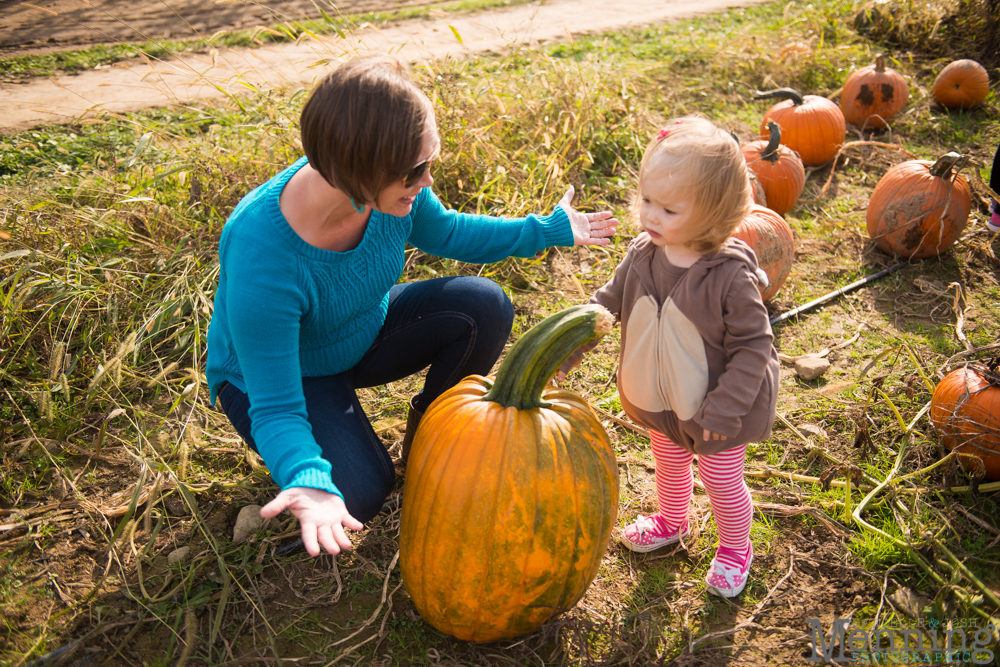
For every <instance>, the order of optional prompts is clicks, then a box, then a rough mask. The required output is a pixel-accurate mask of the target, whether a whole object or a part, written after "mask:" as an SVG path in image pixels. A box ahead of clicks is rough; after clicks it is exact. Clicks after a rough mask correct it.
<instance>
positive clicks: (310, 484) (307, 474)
mask: <svg viewBox="0 0 1000 667" xmlns="http://www.w3.org/2000/svg"><path fill="white" fill-rule="evenodd" d="M293 486H303V487H305V488H307V489H319V490H320V491H326V492H327V493H335V494H337V495H338V496H340V497H341V498H343V497H344V494H343V493H341V492H340V489H338V488H337V487H336V486H335V485H334V483H333V480H331V479H330V473H328V472H324V471H322V470H316V469H315V468H309V469H307V470H303V471H302V472H300V473H299V474H297V475H296V476H295V477H293V478H292V480H291V481H290V482H289V483H288V484H286V485H285V488H286V489H287V488H290V487H293Z"/></svg>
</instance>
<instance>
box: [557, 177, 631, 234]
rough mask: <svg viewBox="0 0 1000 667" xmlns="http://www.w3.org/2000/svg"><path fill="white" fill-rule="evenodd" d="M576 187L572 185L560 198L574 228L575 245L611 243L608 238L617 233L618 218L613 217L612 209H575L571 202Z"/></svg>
mask: <svg viewBox="0 0 1000 667" xmlns="http://www.w3.org/2000/svg"><path fill="white" fill-rule="evenodd" d="M575 194H576V189H575V188H574V187H573V186H572V185H571V186H569V190H567V191H566V194H564V195H563V196H562V199H560V200H559V204H558V205H559V206H561V207H562V208H563V209H565V211H566V215H568V216H569V224H570V226H571V227H572V228H573V245H604V244H606V243H610V242H611V239H610V238H608V237H609V236H612V235H613V234H614V233H615V228H616V227H617V226H618V219H617V218H614V217H612V213H611V211H601V212H599V213H581V212H580V211H577V210H576V209H574V208H573V207H572V206H571V205H570V202H572V201H573V196H574V195H575Z"/></svg>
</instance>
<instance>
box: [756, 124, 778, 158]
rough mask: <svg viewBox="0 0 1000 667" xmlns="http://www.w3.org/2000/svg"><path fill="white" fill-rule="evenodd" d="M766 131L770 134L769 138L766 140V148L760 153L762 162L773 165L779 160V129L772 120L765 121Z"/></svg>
mask: <svg viewBox="0 0 1000 667" xmlns="http://www.w3.org/2000/svg"><path fill="white" fill-rule="evenodd" d="M767 130H768V132H770V133H771V138H770V139H768V140H767V146H764V150H762V151H761V152H760V157H761V159H762V160H767V161H768V162H770V163H771V164H774V163H775V162H777V161H778V160H779V159H780V158H781V154H780V153H779V152H778V146H780V145H781V128H780V127H779V126H778V124H777V123H775V122H774V121H773V120H769V121H767Z"/></svg>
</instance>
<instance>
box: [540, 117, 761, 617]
mask: <svg viewBox="0 0 1000 667" xmlns="http://www.w3.org/2000/svg"><path fill="white" fill-rule="evenodd" d="M749 187H750V186H749V181H748V178H747V169H746V164H745V161H744V159H743V156H742V154H741V152H740V147H739V145H738V143H737V142H736V141H735V140H734V138H733V136H732V135H731V134H729V133H728V132H726V131H724V130H722V129H720V128H718V127H716V126H715V125H714V124H713V123H711V122H710V121H708V120H705V119H702V118H695V117H686V118H681V119H680V120H678V121H676V122H673V123H671V124H670V125H669V126H668V127H666V128H664V129H663V130H661V131H660V132H659V134H658V135H657V137H656V138H655V139H653V140H652V141H651V142H650V143H649V145H648V146H647V147H646V152H645V154H644V155H643V158H642V163H641V165H640V167H639V188H638V202H637V204H638V213H639V221H640V223H641V224H642V228H643V230H644V231H643V232H642V233H641V234H640V235H639V236H638V237H637V238H636V239H635V240H634V241H633V242H632V244H631V245H630V246H629V248H628V252H627V254H626V255H625V258H624V259H623V260H622V262H621V264H620V265H619V266H618V268H617V269H616V270H615V275H614V277H613V278H612V279H611V280H610V281H609V282H608V283H607V284H606V285H604V286H603V287H602V288H601V289H600V290H598V292H597V293H596V294H595V295H594V296H593V298H592V299H591V303H599V304H601V305H602V306H604V307H606V308H607V309H608V310H610V311H611V312H612V313H614V314H615V315H616V317H617V318H618V319H620V321H621V325H622V336H621V339H622V343H621V351H620V356H619V370H618V391H619V397H620V399H621V402H622V406H623V407H624V409H625V411H626V413H627V414H628V415H629V417H631V418H632V419H633V420H634V421H635V422H637V423H639V424H642V425H643V426H645V427H647V428H648V429H649V431H650V436H651V440H652V450H653V457H654V459H655V460H656V492H657V500H658V502H659V512H658V513H657V514H655V515H654V516H650V517H644V516H641V515H640V516H639V517H638V518H637V519H636V521H635V523H633V524H631V525H629V526H628V527H626V528H625V531H624V534H623V536H622V542H623V543H624V544H625V546H627V547H628V548H629V549H631V550H632V551H637V552H640V553H645V552H648V551H652V550H654V549H659V548H660V547H663V546H666V545H669V544H673V543H675V542H678V541H679V540H680V539H681V538H682V537H684V536H685V535H687V533H688V532H689V527H688V512H689V509H690V505H691V496H692V493H693V490H694V476H693V473H692V469H691V464H692V462H693V459H694V455H695V454H697V455H698V470H699V477H700V479H701V481H702V483H703V484H704V486H705V489H706V491H707V492H708V496H709V499H710V500H711V503H712V514H713V516H714V518H715V522H716V526H717V527H718V533H719V549H718V552H717V553H716V555H715V558H714V559H713V560H712V564H711V567H710V569H709V572H708V575H707V577H706V583H707V584H708V591H709V592H710V593H714V594H716V595H721V596H723V597H727V598H729V597H734V596H736V595H738V594H739V593H740V592H741V591H742V590H743V588H744V587H745V586H746V582H747V573H748V571H749V569H750V564H751V562H752V561H753V546H752V545H751V543H750V523H751V519H752V515H753V503H752V500H751V497H750V490H749V489H748V488H747V485H746V482H744V480H743V464H744V459H745V457H746V449H747V443H748V442H751V441H756V440H761V439H764V438H767V437H768V435H770V433H771V424H772V422H773V421H774V417H775V406H776V402H777V393H778V370H779V366H778V357H777V352H776V351H775V349H774V346H773V344H772V338H773V336H772V333H771V326H770V324H769V322H768V315H767V309H766V308H765V307H764V302H763V301H762V299H761V296H760V291H759V288H758V284H759V283H760V282H765V283H766V280H767V278H766V275H765V274H764V272H763V271H762V270H761V269H759V268H758V266H757V259H756V256H755V255H754V252H753V250H751V249H750V247H749V246H747V245H746V244H745V243H743V242H742V241H740V240H738V239H733V238H730V234H732V232H733V230H734V229H735V228H736V226H737V225H739V223H740V221H742V220H743V218H744V217H745V216H746V215H747V213H748V212H749V202H750V189H749ZM585 351H586V349H585V348H581V350H578V351H577V352H576V353H574V355H573V356H572V357H571V358H570V359H569V360H568V361H567V362H566V364H564V365H563V368H562V369H561V370H560V375H559V378H560V379H562V378H563V377H565V373H566V372H568V371H569V370H570V369H572V368H573V367H574V366H575V365H576V364H577V363H579V361H580V356H581V355H582V353H583V352H585Z"/></svg>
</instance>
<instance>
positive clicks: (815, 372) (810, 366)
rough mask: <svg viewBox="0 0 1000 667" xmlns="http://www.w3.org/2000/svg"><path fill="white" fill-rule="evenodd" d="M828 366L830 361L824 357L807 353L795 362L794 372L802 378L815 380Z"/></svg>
mask: <svg viewBox="0 0 1000 667" xmlns="http://www.w3.org/2000/svg"><path fill="white" fill-rule="evenodd" d="M829 368H830V362H829V361H827V360H826V358H824V357H820V356H818V355H815V354H807V355H805V356H803V357H799V358H798V359H797V360H796V362H795V372H796V373H797V374H798V376H799V377H800V378H802V379H803V380H815V379H816V378H818V377H820V376H822V375H823V373H825V372H826V371H827V369H829Z"/></svg>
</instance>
